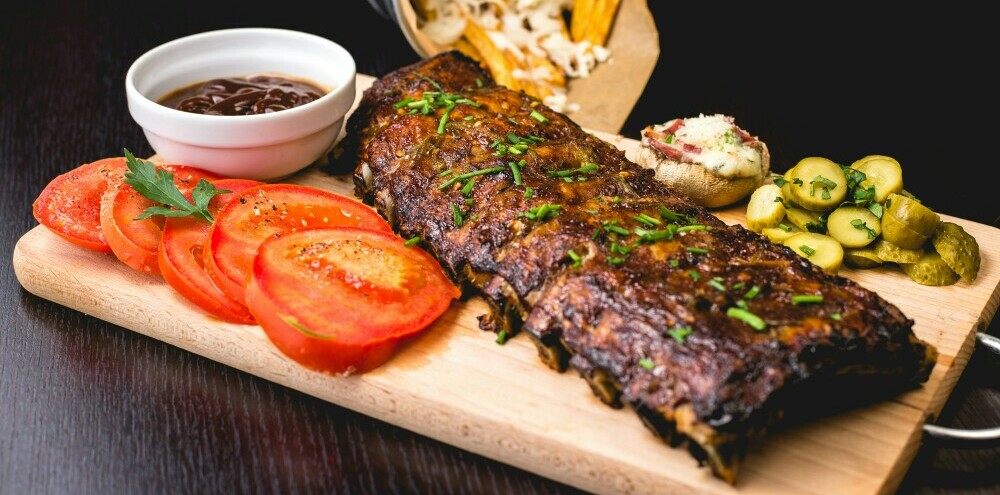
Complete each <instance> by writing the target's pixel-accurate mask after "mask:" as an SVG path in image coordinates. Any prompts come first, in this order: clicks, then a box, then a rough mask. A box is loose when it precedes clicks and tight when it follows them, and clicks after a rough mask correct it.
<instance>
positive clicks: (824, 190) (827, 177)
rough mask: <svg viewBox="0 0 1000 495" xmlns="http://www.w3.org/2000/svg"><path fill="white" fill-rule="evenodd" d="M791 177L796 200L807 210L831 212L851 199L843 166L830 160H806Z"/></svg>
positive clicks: (791, 172) (820, 158)
mask: <svg viewBox="0 0 1000 495" xmlns="http://www.w3.org/2000/svg"><path fill="white" fill-rule="evenodd" d="M788 175H789V177H790V178H791V181H792V182H791V186H790V188H789V189H791V191H792V196H793V200H794V201H795V203H796V204H798V205H800V206H802V207H803V208H805V209H807V210H811V211H827V210H830V209H832V208H834V207H835V206H837V205H838V204H840V202H841V201H843V200H844V197H845V196H846V195H847V176H846V175H844V171H843V170H842V169H841V168H840V165H837V164H836V163H834V162H833V160H830V159H828V158H823V157H819V156H810V157H806V158H803V159H801V160H799V162H798V163H796V164H795V167H793V168H792V170H790V173H789V174H788Z"/></svg>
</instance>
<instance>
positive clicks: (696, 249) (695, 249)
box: [684, 246, 708, 254]
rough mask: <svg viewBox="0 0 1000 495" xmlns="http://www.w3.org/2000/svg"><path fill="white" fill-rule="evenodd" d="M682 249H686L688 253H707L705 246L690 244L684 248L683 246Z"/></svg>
mask: <svg viewBox="0 0 1000 495" xmlns="http://www.w3.org/2000/svg"><path fill="white" fill-rule="evenodd" d="M684 249H686V250H687V252H689V253H695V254H708V250H707V249H705V248H700V247H691V246H688V247H686V248H684Z"/></svg>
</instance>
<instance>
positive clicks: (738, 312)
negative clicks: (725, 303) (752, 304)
mask: <svg viewBox="0 0 1000 495" xmlns="http://www.w3.org/2000/svg"><path fill="white" fill-rule="evenodd" d="M726 316H728V317H730V318H735V319H737V320H740V321H742V322H743V323H746V324H747V325H750V327H751V328H753V329H754V330H757V331H758V332H760V331H763V330H764V329H765V328H767V323H764V320H762V319H761V318H760V317H759V316H757V315H755V314H753V313H751V312H750V311H747V310H745V309H743V308H729V309H727V310H726Z"/></svg>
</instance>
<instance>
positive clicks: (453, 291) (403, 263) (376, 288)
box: [247, 227, 459, 374]
mask: <svg viewBox="0 0 1000 495" xmlns="http://www.w3.org/2000/svg"><path fill="white" fill-rule="evenodd" d="M458 296H459V291H458V289H457V288H455V286H454V285H453V284H452V283H451V281H449V280H448V278H447V277H446V276H445V274H444V272H443V271H442V270H441V266H440V265H438V263H437V262H436V261H435V260H434V258H432V257H431V256H430V255H429V254H427V253H426V252H425V251H424V250H422V249H420V248H416V247H407V246H406V245H405V243H404V241H403V240H402V239H401V238H399V237H398V236H396V235H394V234H390V233H385V232H378V231H373V230H368V229H363V228H355V227H333V228H313V229H304V230H299V231H297V232H289V233H286V234H283V235H281V236H280V237H274V236H272V237H270V238H268V239H267V240H266V241H264V242H263V243H262V244H261V246H260V249H259V250H258V252H257V256H256V257H255V258H254V262H253V271H252V274H251V277H250V280H249V281H248V283H247V304H248V306H249V308H250V312H251V313H252V314H253V315H254V317H255V318H257V322H258V323H260V326H261V327H262V328H263V329H264V332H265V333H266V334H267V336H268V338H270V340H271V342H273V343H274V345H275V346H277V347H278V349H280V350H281V352H283V353H284V354H285V355H287V356H288V357H290V358H291V359H293V360H295V361H296V362H298V363H300V364H302V365H303V366H305V367H307V368H310V369H314V370H319V371H324V372H328V373H336V374H345V373H352V372H364V371H368V370H371V369H373V368H375V367H377V366H379V365H380V364H382V363H383V362H385V361H386V360H387V359H389V357H390V356H391V355H392V352H393V351H394V349H395V347H396V345H397V344H398V343H399V342H400V340H401V339H403V338H406V337H409V336H411V335H414V334H416V333H418V332H420V331H421V330H423V329H425V328H427V327H428V326H429V325H430V324H431V323H433V322H434V320H436V319H437V318H438V317H439V316H441V314H442V313H444V312H445V311H446V310H447V309H448V306H449V305H450V304H451V300H452V299H455V298H457V297H458Z"/></svg>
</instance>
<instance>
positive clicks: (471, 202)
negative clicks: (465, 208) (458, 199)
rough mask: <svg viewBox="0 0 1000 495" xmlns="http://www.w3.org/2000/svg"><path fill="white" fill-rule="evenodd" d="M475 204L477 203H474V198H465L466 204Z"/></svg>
mask: <svg viewBox="0 0 1000 495" xmlns="http://www.w3.org/2000/svg"><path fill="white" fill-rule="evenodd" d="M473 203H475V201H472V198H465V204H467V205H469V206H472V204H473Z"/></svg>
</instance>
